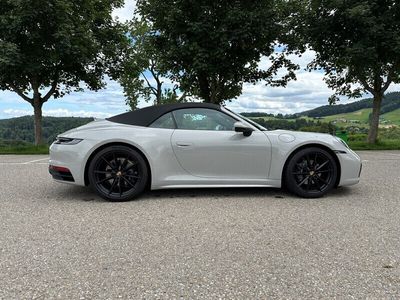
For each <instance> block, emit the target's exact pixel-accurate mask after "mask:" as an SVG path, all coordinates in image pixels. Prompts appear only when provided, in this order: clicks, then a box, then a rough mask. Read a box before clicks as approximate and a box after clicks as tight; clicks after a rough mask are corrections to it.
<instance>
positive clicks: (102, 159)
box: [88, 146, 148, 201]
mask: <svg viewBox="0 0 400 300" xmlns="http://www.w3.org/2000/svg"><path fill="white" fill-rule="evenodd" d="M88 175H89V182H90V186H91V187H92V189H93V190H94V191H95V192H96V193H97V194H98V195H99V196H101V197H103V198H104V199H107V200H110V201H128V200H132V199H133V198H135V197H137V196H138V195H139V194H141V193H142V192H143V191H144V189H145V187H146V183H147V179H148V170H147V165H146V162H145V161H144V159H143V157H142V156H141V155H140V154H139V153H138V152H137V151H135V150H133V149H131V148H129V147H126V146H111V147H107V148H105V149H103V150H101V151H100V152H98V153H97V154H96V155H95V156H94V157H93V159H92V161H91V162H90V165H89V173H88Z"/></svg>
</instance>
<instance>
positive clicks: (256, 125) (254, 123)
mask: <svg viewBox="0 0 400 300" xmlns="http://www.w3.org/2000/svg"><path fill="white" fill-rule="evenodd" d="M224 108H225V109H226V110H227V111H229V112H231V113H232V114H234V115H235V116H237V117H239V118H241V119H243V120H245V121H246V122H249V123H250V124H251V125H253V126H254V127H256V128H257V129H259V130H261V131H267V130H268V129H267V128H265V127H263V126H261V125H260V124H258V123H256V122H254V121H252V120H250V119H249V118H246V117H244V116H242V115H241V114H237V113H235V112H233V111H231V110H230V109H229V108H227V107H225V106H224Z"/></svg>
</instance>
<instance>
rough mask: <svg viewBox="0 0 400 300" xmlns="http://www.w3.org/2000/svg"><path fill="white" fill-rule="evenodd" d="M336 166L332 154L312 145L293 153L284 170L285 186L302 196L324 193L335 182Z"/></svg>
mask: <svg viewBox="0 0 400 300" xmlns="http://www.w3.org/2000/svg"><path fill="white" fill-rule="evenodd" d="M337 176H338V167H337V165H336V161H335V159H334V158H333V157H332V155H331V154H330V153H329V152H327V151H326V150H324V149H320V148H316V147H312V148H306V149H302V150H300V151H299V152H297V153H295V154H294V155H293V157H292V158H291V159H290V161H289V163H288V164H287V167H286V170H285V187H286V188H287V189H288V190H289V191H291V192H292V193H294V194H296V195H298V196H301V197H304V198H318V197H322V196H323V195H325V194H326V193H327V192H328V191H330V190H331V189H332V188H333V187H334V186H335V184H336V180H337Z"/></svg>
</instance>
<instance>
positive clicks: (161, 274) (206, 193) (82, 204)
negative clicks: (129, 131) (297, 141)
mask: <svg viewBox="0 0 400 300" xmlns="http://www.w3.org/2000/svg"><path fill="white" fill-rule="evenodd" d="M360 154H361V156H362V158H363V160H364V168H363V173H362V179H361V183H360V184H359V185H356V186H353V187H349V188H340V189H337V190H335V191H334V192H332V193H331V194H330V195H328V196H327V197H324V198H322V199H312V200H309V199H300V198H296V197H293V196H291V195H288V194H286V193H285V192H283V191H281V190H279V189H219V190H217V189H212V190H210V189H207V190H172V191H154V192H149V193H147V194H145V195H144V196H143V197H142V198H140V200H137V201H133V202H127V203H109V202H105V201H103V200H101V199H99V198H97V197H96V196H95V195H94V194H92V193H91V192H90V191H89V190H88V189H86V188H81V187H74V186H69V185H63V184H58V183H55V182H52V180H51V178H50V176H49V175H48V173H47V165H46V156H0V178H1V179H0V180H1V181H0V182H1V189H0V299H32V298H34V299H55V298H60V299H118V298H123V299H170V298H171V299H173V298H184V299H189V298H191V299H193V298H196V299H199V298H200V299H201V298H203V299H214V298H225V299H249V298H251V299H265V298H268V299H271V298H286V299H288V298H292V299H300V298H307V299H309V298H334V297H335V298H341V299H342V298H360V299H361V298H372V299H375V298H379V299H382V298H384V299H398V298H400V152H396V151H388V152H361V153H360Z"/></svg>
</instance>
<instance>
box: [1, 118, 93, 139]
mask: <svg viewBox="0 0 400 300" xmlns="http://www.w3.org/2000/svg"><path fill="white" fill-rule="evenodd" d="M91 121H93V118H75V117H60V118H58V117H44V118H43V140H44V141H45V142H47V143H48V144H50V143H52V142H53V141H54V139H55V138H56V136H57V135H58V134H60V133H63V132H64V131H67V130H69V129H72V128H74V127H78V126H81V125H84V124H87V123H89V122H91ZM33 134H34V130H33V116H25V117H19V118H12V119H5V120H0V140H17V141H26V142H30V143H33V142H34V140H35V138H34V135H33Z"/></svg>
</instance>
